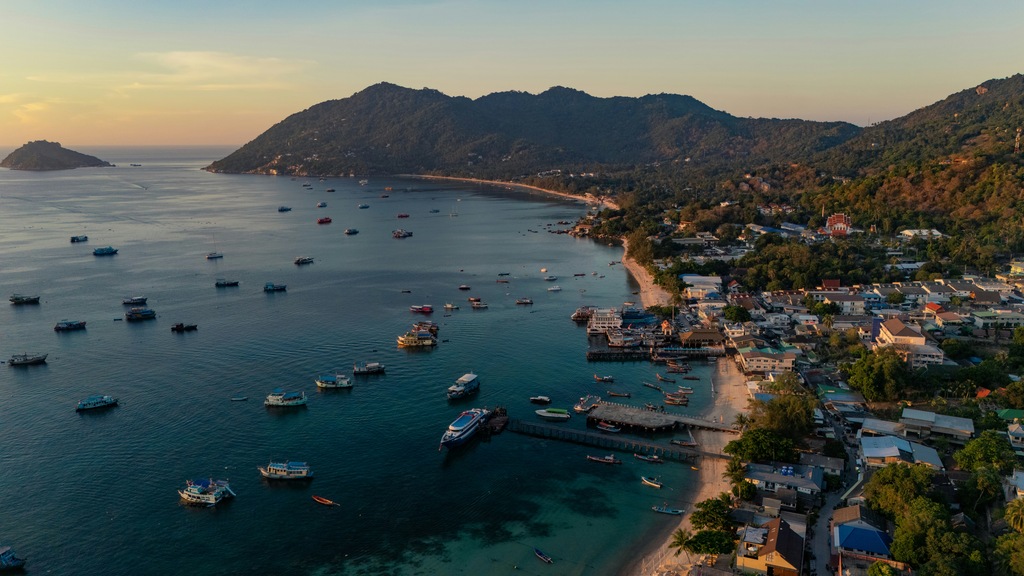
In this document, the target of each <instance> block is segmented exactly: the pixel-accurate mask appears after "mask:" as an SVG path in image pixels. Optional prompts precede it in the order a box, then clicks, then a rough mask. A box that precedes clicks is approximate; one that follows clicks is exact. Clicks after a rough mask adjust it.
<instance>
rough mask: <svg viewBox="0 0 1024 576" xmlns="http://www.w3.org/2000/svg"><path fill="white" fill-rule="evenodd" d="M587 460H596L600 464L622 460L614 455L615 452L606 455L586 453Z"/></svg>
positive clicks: (620, 461)
mask: <svg viewBox="0 0 1024 576" xmlns="http://www.w3.org/2000/svg"><path fill="white" fill-rule="evenodd" d="M587 460H590V461H591V462H598V463H600V464H622V460H619V459H618V458H616V457H615V454H609V455H607V456H591V455H589V454H587Z"/></svg>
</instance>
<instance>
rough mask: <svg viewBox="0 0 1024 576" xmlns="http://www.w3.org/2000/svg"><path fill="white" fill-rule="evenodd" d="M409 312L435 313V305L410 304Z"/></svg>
mask: <svg viewBox="0 0 1024 576" xmlns="http://www.w3.org/2000/svg"><path fill="white" fill-rule="evenodd" d="M409 312H416V313H418V314H433V313H434V306H433V305H432V304H413V305H412V306H409Z"/></svg>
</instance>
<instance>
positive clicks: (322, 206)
mask: <svg viewBox="0 0 1024 576" xmlns="http://www.w3.org/2000/svg"><path fill="white" fill-rule="evenodd" d="M316 207H317V208H327V202H317V203H316Z"/></svg>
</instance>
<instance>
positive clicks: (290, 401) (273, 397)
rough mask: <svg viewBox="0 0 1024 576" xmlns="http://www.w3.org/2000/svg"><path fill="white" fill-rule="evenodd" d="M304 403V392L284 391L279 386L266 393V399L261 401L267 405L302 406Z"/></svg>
mask: <svg viewBox="0 0 1024 576" xmlns="http://www.w3.org/2000/svg"><path fill="white" fill-rule="evenodd" d="M305 404H306V393H305V392H285V391H283V390H281V389H280V388H277V389H276V390H274V391H273V392H271V393H270V394H267V399H266V400H264V401H263V405H264V406H268V407H276V406H282V407H287V406H304V405H305Z"/></svg>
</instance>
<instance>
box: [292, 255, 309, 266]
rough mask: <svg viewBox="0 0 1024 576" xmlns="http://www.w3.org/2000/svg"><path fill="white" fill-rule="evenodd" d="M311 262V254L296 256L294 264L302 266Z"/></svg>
mask: <svg viewBox="0 0 1024 576" xmlns="http://www.w3.org/2000/svg"><path fill="white" fill-rule="evenodd" d="M312 263H313V257H312V256H299V257H298V258H296V259H295V265H296V266H302V265H304V264H312Z"/></svg>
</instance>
